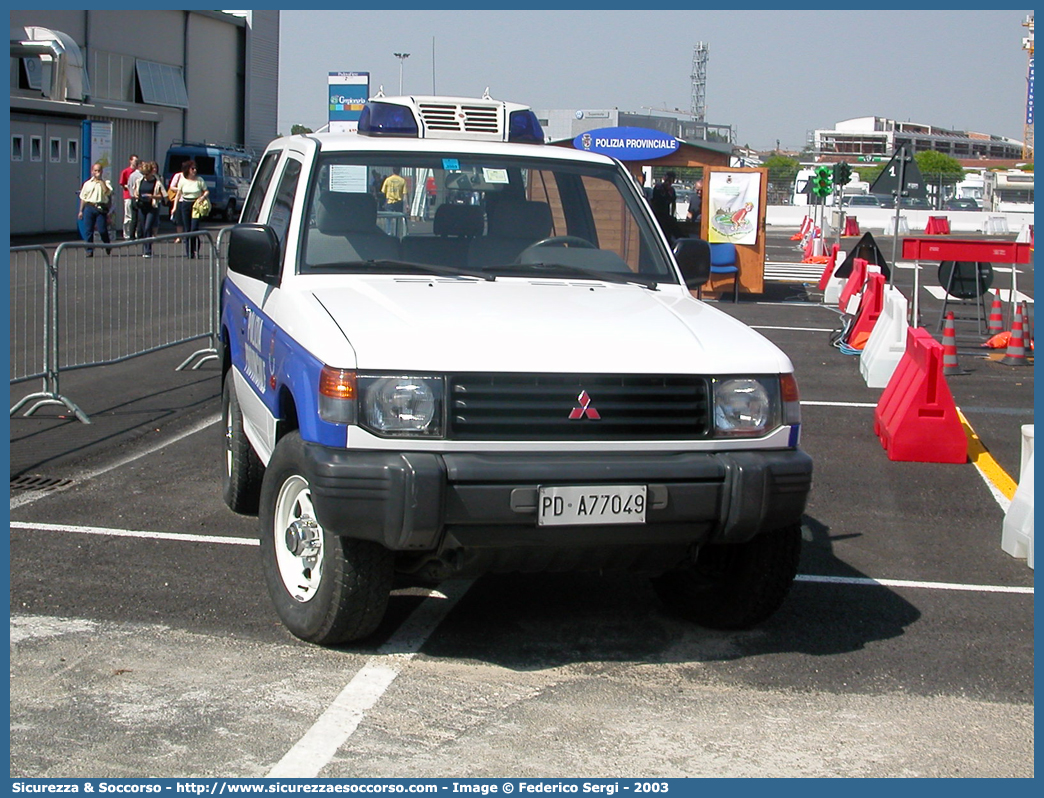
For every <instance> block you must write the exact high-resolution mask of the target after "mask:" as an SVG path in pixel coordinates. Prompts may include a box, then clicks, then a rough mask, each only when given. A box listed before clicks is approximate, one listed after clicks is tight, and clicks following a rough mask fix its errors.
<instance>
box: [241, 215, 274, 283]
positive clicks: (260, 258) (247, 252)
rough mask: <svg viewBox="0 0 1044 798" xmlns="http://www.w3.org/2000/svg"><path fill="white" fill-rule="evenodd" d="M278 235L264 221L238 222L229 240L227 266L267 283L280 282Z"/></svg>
mask: <svg viewBox="0 0 1044 798" xmlns="http://www.w3.org/2000/svg"><path fill="white" fill-rule="evenodd" d="M281 260H282V252H281V247H280V246H279V238H278V237H277V236H276V233H275V230H273V229H272V228H271V227H269V226H268V225H265V224H237V225H236V226H235V227H233V228H232V233H231V235H230V236H229V239H228V268H229V270H230V271H234V272H236V273H237V274H243V275H246V276H247V277H253V278H254V279H255V280H261V281H262V282H265V283H268V284H269V285H278V284H279V266H280V261H281Z"/></svg>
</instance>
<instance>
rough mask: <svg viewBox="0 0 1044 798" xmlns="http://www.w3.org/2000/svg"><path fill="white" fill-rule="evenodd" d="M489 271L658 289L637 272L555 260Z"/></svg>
mask: <svg viewBox="0 0 1044 798" xmlns="http://www.w3.org/2000/svg"><path fill="white" fill-rule="evenodd" d="M489 271H494V272H500V273H503V274H508V273H510V274H516V275H521V276H525V275H527V274H529V273H530V272H533V271H538V272H545V273H549V274H551V273H558V274H561V276H569V277H587V278H590V279H592V280H601V281H602V282H605V283H616V284H619V285H640V286H641V287H642V288H648V289H649V290H650V291H658V290H659V288H658V287H657V283H656V281H655V280H653V279H651V278H649V277H642V276H640V275H636V274H621V273H620V272H605V271H599V270H598V269H585V268H583V267H582V266H571V265H569V264H567V263H555V262H554V261H540V262H537V263H513V264H509V265H505V266H490V267H489Z"/></svg>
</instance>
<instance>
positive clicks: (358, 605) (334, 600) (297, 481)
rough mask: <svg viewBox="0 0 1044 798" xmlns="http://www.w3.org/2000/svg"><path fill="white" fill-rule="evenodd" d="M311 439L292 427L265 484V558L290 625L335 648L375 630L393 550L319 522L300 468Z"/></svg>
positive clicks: (272, 591) (276, 600)
mask: <svg viewBox="0 0 1044 798" xmlns="http://www.w3.org/2000/svg"><path fill="white" fill-rule="evenodd" d="M303 462H304V443H303V442H302V440H301V436H300V434H299V433H297V432H291V433H289V434H288V435H286V436H285V437H283V438H281V439H280V441H279V443H278V444H276V448H275V452H274V453H273V454H272V459H271V461H270V462H269V464H268V468H267V469H266V470H265V478H264V483H263V485H262V488H261V510H260V527H261V559H262V563H263V565H264V570H265V582H266V583H267V586H268V593H269V595H270V596H271V598H272V603H273V604H274V605H275V609H276V613H277V614H278V615H279V618H280V619H281V620H282V621H283V623H284V624H285V626H286V628H287V629H289V630H290V632H292V633H293V634H294V635H295V636H297V637H299V638H301V639H302V640H306V641H308V642H309V643H316V644H318V645H323V646H330V645H336V644H338V643H345V642H348V641H352V640H358V639H360V638H363V637H366V636H367V635H369V634H371V633H373V631H374V630H375V629H376V628H377V626H378V625H379V624H380V622H381V619H382V618H383V617H384V613H385V610H386V609H387V607H388V597H389V594H390V592H391V588H392V575H393V571H394V564H393V562H394V561H393V555H392V553H391V552H390V551H388V550H387V549H386V548H384V547H383V546H381V545H379V544H377V543H373V542H371V541H366V540H354V539H352V538H346V537H340V536H338V535H334V534H332V533H330V532H328V531H326V530H325V529H323V527H322V526H321V525H320V524H319V521H318V520H317V518H316V514H315V510H314V508H313V506H312V494H311V488H310V487H309V484H308V480H307V479H306V478H305V477H304V475H303V473H304V471H303V469H302V468H301V465H302V463H303Z"/></svg>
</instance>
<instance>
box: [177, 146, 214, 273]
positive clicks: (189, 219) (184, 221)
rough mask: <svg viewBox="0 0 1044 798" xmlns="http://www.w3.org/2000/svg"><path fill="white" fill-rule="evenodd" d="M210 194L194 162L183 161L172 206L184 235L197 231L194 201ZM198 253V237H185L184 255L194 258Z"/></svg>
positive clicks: (197, 222) (197, 219) (197, 223)
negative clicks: (175, 210)
mask: <svg viewBox="0 0 1044 798" xmlns="http://www.w3.org/2000/svg"><path fill="white" fill-rule="evenodd" d="M209 195H210V192H209V191H208V190H207V184H206V183H205V182H204V180H203V178H202V177H200V176H199V174H198V172H197V170H196V162H195V161H185V163H184V164H183V165H182V167H181V180H179V181H178V189H177V195H176V196H175V198H174V204H175V205H176V206H177V212H178V214H179V215H180V217H181V226H182V228H183V229H184V231H185V232H186V233H194V232H196V231H197V230H199V222H200V220H199V217H197V216H194V215H193V213H192V206H193V204H195V202H196V200H198V199H201V198H203V197H208V196H209ZM198 251H199V236H194V235H186V236H185V254H186V255H188V256H189V257H190V258H194V257H196V253H197V252H198Z"/></svg>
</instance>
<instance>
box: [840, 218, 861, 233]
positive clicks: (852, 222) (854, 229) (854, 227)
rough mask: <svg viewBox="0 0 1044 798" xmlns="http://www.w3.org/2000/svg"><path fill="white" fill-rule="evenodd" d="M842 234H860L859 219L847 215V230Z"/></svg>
mask: <svg viewBox="0 0 1044 798" xmlns="http://www.w3.org/2000/svg"><path fill="white" fill-rule="evenodd" d="M842 235H846V236H857V235H859V220H858V219H856V217H854V216H846V217H845V232H844V233H843V234H842Z"/></svg>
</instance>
